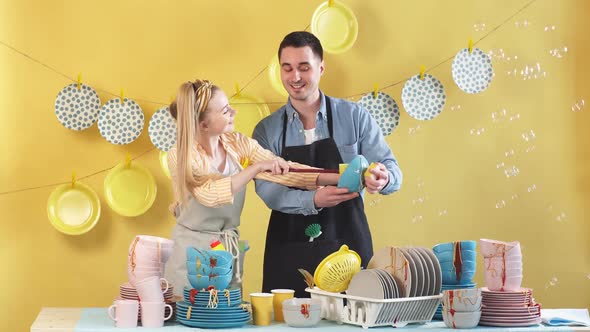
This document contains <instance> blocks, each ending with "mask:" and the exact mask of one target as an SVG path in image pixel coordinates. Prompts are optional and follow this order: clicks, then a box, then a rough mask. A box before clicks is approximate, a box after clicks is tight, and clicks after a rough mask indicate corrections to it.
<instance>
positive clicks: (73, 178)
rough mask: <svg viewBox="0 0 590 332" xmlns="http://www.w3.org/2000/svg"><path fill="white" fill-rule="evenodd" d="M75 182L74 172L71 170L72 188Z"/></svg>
mask: <svg viewBox="0 0 590 332" xmlns="http://www.w3.org/2000/svg"><path fill="white" fill-rule="evenodd" d="M75 184H76V172H72V188H74V185H75Z"/></svg>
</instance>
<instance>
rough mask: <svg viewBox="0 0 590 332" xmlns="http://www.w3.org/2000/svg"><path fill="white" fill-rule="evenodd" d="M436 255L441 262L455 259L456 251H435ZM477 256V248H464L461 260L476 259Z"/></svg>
mask: <svg viewBox="0 0 590 332" xmlns="http://www.w3.org/2000/svg"><path fill="white" fill-rule="evenodd" d="M434 255H435V256H436V258H438V261H439V262H448V261H451V262H452V261H453V259H454V258H455V257H454V252H453V251H439V252H434ZM476 258H477V251H475V250H469V249H464V250H461V260H463V261H474V260H476Z"/></svg>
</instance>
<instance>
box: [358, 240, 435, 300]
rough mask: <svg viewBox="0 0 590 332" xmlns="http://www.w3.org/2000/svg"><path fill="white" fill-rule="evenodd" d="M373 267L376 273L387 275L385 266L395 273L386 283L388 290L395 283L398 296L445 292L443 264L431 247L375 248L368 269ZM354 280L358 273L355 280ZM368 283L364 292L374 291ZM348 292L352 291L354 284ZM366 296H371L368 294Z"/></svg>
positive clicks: (395, 294)
mask: <svg viewBox="0 0 590 332" xmlns="http://www.w3.org/2000/svg"><path fill="white" fill-rule="evenodd" d="M371 269H374V271H372V273H373V274H377V275H379V274H380V275H383V273H382V272H381V271H380V269H381V270H385V271H386V272H388V273H389V274H390V275H391V276H392V277H393V281H394V283H393V284H392V283H391V280H388V279H385V280H384V281H383V282H382V284H383V289H384V292H386V291H387V287H388V286H387V284H388V283H389V284H391V286H389V287H395V288H394V289H393V290H392V292H393V293H392V294H394V296H395V297H419V296H430V295H438V294H440V292H441V287H442V276H441V267H440V264H439V262H438V259H437V258H436V256H435V255H434V253H433V252H432V251H431V250H430V249H427V248H401V247H385V248H382V249H380V250H378V251H376V252H375V254H374V255H373V257H372V258H371V260H370V261H369V264H367V270H365V271H370V270H371ZM361 272H362V271H361ZM359 273H360V272H359ZM365 273H371V272H365ZM357 274H358V273H357ZM355 277H356V275H355ZM353 281H354V277H353V280H352V281H351V284H352V283H353ZM359 287H360V286H359ZM364 287H365V288H366V290H365V291H364V292H365V293H366V294H369V293H370V292H371V291H370V290H368V284H365V285H364ZM357 291H358V289H356V290H355V292H357ZM347 293H350V286H349V291H348V292H347ZM384 294H387V293H384ZM355 295H357V296H363V295H360V294H355ZM377 295H378V294H377ZM364 297H369V296H367V295H364ZM389 298H392V297H389Z"/></svg>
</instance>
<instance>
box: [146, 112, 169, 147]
mask: <svg viewBox="0 0 590 332" xmlns="http://www.w3.org/2000/svg"><path fill="white" fill-rule="evenodd" d="M148 135H149V136H150V140H151V141H152V144H154V145H155V146H156V147H157V148H158V149H159V150H161V151H168V150H170V148H171V147H172V146H174V144H176V120H174V118H173V117H172V115H171V114H170V111H169V108H168V106H166V107H163V108H160V109H159V110H157V111H156V113H154V115H152V118H151V119H150V123H149V126H148Z"/></svg>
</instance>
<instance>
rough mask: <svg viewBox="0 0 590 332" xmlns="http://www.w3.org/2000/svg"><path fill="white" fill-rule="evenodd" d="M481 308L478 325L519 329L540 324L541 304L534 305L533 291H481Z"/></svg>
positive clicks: (484, 289) (485, 289)
mask: <svg viewBox="0 0 590 332" xmlns="http://www.w3.org/2000/svg"><path fill="white" fill-rule="evenodd" d="M481 295H482V308H481V319H480V321H479V325H487V326H501V327H519V326H531V325H537V324H540V323H541V304H539V303H535V299H534V298H533V290H532V289H530V288H522V289H520V290H517V291H490V290H489V289H488V288H487V287H484V288H482V289H481Z"/></svg>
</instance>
